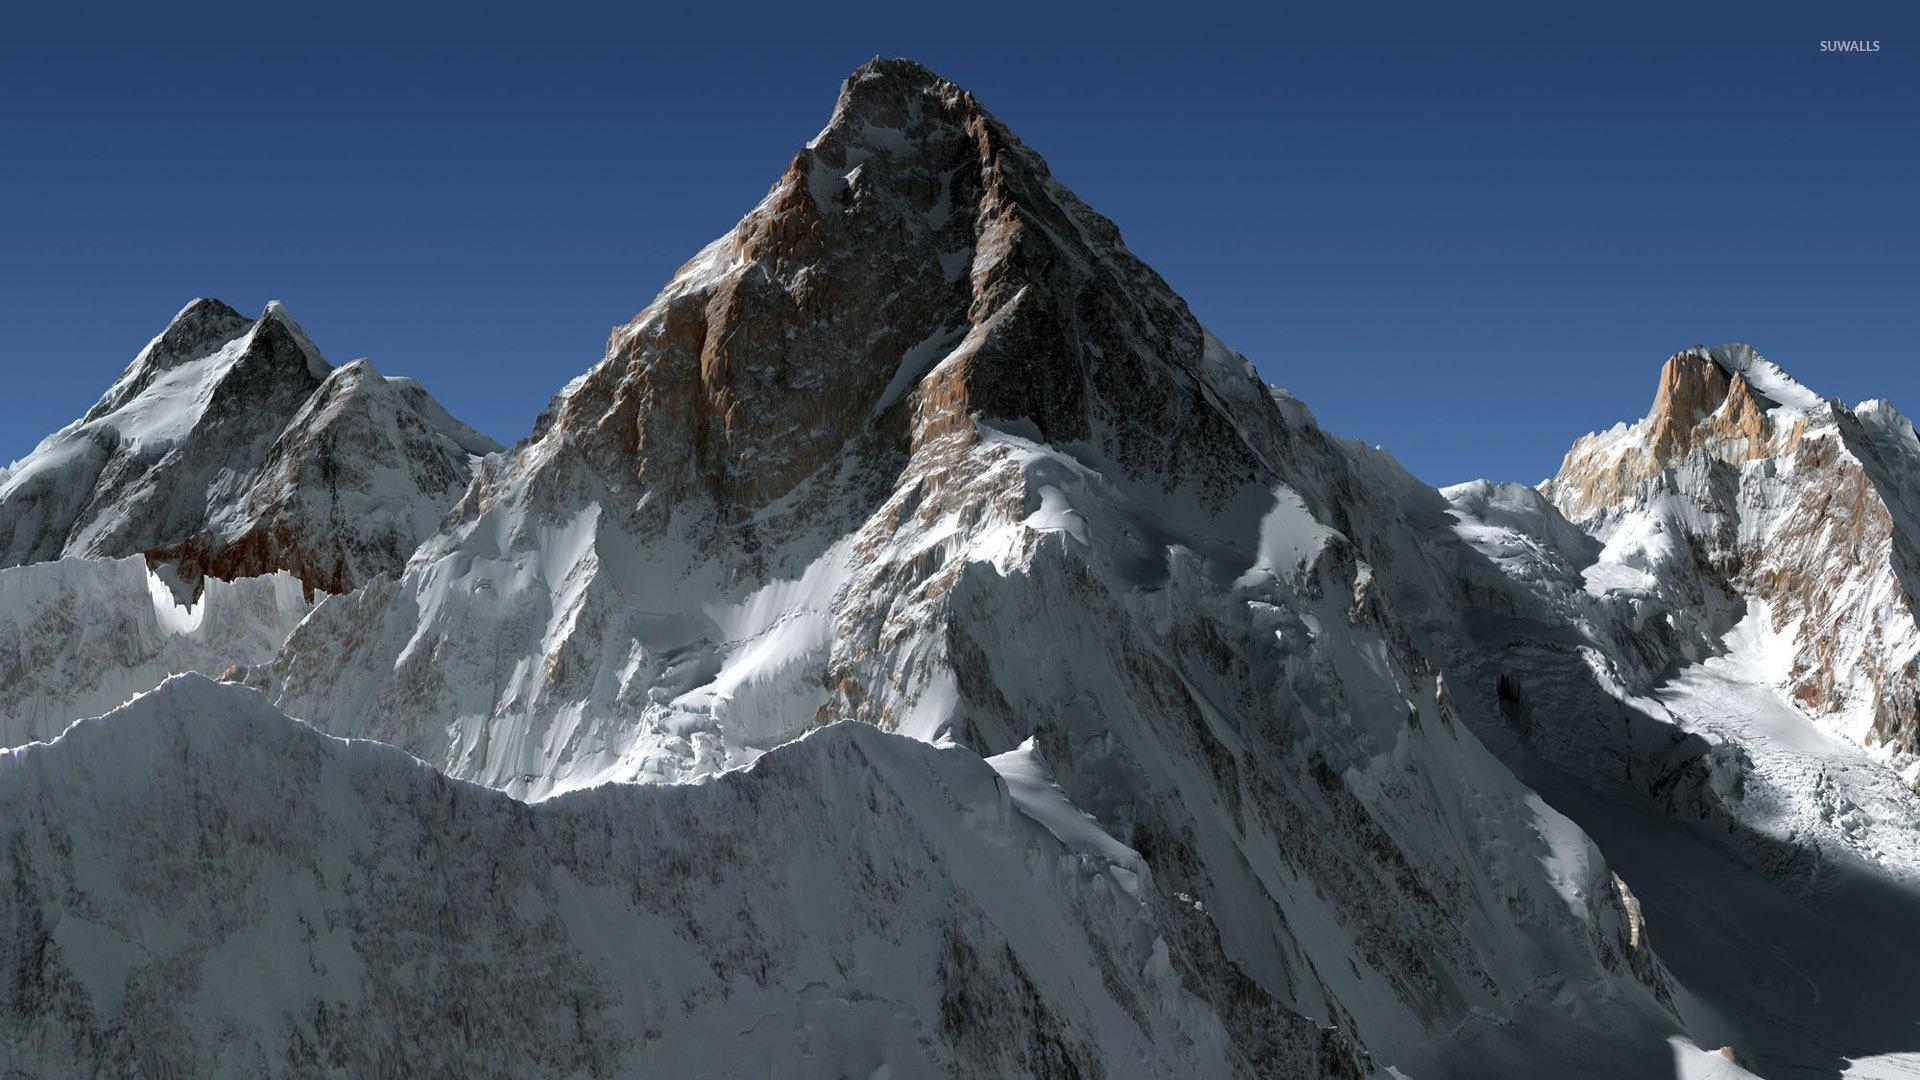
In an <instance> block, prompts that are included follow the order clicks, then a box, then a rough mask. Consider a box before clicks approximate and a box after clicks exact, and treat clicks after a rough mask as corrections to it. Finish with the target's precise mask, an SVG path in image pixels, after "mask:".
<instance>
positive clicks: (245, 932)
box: [0, 676, 1364, 1080]
mask: <svg viewBox="0 0 1920 1080" xmlns="http://www.w3.org/2000/svg"><path fill="white" fill-rule="evenodd" d="M0 851H4V852H5V853H6V856H7V857H6V858H5V859H4V860H0V927H5V928H6V929H7V933H6V934H5V935H4V937H0V1047H4V1051H0V1063H4V1064H5V1065H6V1066H8V1067H9V1068H8V1072H9V1075H18V1074H19V1073H22V1072H23V1073H26V1074H28V1075H45V1076H79V1075H113V1076H132V1075H146V1076H263V1075H301V1076H305V1075H341V1076H370V1075H384V1074H388V1073H392V1072H394V1071H395V1070H396V1069H399V1068H400V1067H401V1066H402V1065H407V1066H410V1067H411V1068H410V1071H412V1072H416V1073H430V1074H434V1075H459V1076H483V1075H484V1076H613V1075H619V1076H769V1075H777V1076H782V1077H795V1078H805V1077H819V1078H822V1080H830V1078H839V1077H848V1076H858V1077H872V1076H896V1077H909V1076H940V1075H945V1076H961V1077H999V1076H1081V1077H1094V1076H1166V1077H1176V1076H1231V1075H1257V1076H1356V1077H1357V1076H1358V1075H1360V1073H1361V1070H1362V1069H1363V1067H1364V1058H1363V1057H1362V1056H1360V1055H1359V1053H1358V1052H1357V1051H1356V1050H1355V1048H1354V1047H1353V1046H1352V1045H1351V1044H1350V1042H1348V1041H1347V1040H1346V1039H1345V1038H1344V1037H1343V1036H1342V1035H1341V1034H1340V1033H1339V1032H1337V1031H1331V1030H1324V1029H1322V1028H1321V1027H1319V1026H1316V1025H1315V1024H1313V1023H1310V1022H1308V1021H1307V1020H1305V1019H1303V1018H1302V1017H1300V1016H1298V1015H1297V1014H1294V1013H1292V1012H1290V1011H1288V1010H1287V1009H1285V1008H1284V1007H1282V1006H1281V1005H1280V1004H1279V1003H1277V1002H1276V1001H1275V1000H1274V999H1273V998H1272V997H1270V996H1269V995H1267V994H1265V993H1263V992H1261V991H1260V990H1259V989H1258V988H1257V987H1254V986H1252V985H1250V984H1248V983H1246V982H1245V981H1244V980H1241V981H1238V982H1233V983H1222V982H1221V981H1220V980H1219V979H1218V978H1217V977H1216V976H1215V975H1214V973H1213V972H1212V971H1210V970H1202V971H1196V970H1195V969H1194V965H1196V964H1205V965H1209V967H1211V968H1219V969H1223V970H1230V968H1229V965H1228V961H1227V960H1226V959H1225V957H1223V956H1222V955H1221V954H1220V952H1219V946H1218V944H1217V942H1216V941H1214V939H1212V938H1211V937H1210V936H1207V935H1205V933H1204V930H1203V929H1202V928H1201V926H1200V924H1201V923H1202V921H1203V920H1201V919H1200V918H1199V917H1198V916H1197V915H1196V913H1194V912H1193V911H1192V910H1190V909H1187V908H1181V907H1177V906H1169V905H1168V904H1166V903H1165V902H1163V901H1162V899H1161V898H1160V896H1159V895H1158V894H1157V893H1156V892H1155V890H1153V889H1152V888H1151V887H1150V886H1149V885H1148V884H1147V882H1146V880H1145V871H1144V869H1143V868H1142V867H1141V866H1140V863H1139V859H1138V858H1137V857H1134V856H1132V855H1131V853H1128V852H1126V851H1125V850H1124V849H1120V848H1118V847H1117V846H1116V847H1114V848H1112V849H1109V850H1101V851H1088V850H1086V849H1085V848H1084V847H1083V846H1080V845H1074V844H1066V843H1063V842H1062V841H1060V840H1058V839H1056V838H1055V837H1054V836H1053V835H1052V834H1051V833H1049V832H1048V831H1047V829H1045V828H1043V827H1042V825H1041V824H1039V823H1037V822H1036V821H1034V820H1032V819H1030V818H1029V817H1028V816H1027V813H1026V812H1025V811H1024V809H1023V807H1022V804H1021V803H1020V802H1018V801H1016V800H1015V799H1013V798H1010V797H1009V795H1008V792H1007V788H1006V787H1005V785H1003V784H1001V783H1000V782H999V780H998V777H997V776H996V774H995V773H994V771H993V770H992V769H991V768H989V767H988V765H987V764H986V763H985V762H983V761H981V760H980V758H979V757H977V756H975V755H973V754H970V753H967V752H965V751H962V750H954V749H946V750H943V749H938V748H935V747H932V746H928V745H926V744H923V743H919V742H916V741H913V740H910V739H906V738H903V737H900V736H898V735H889V734H886V733H883V732H881V731H879V730H877V729H876V728H874V727H872V726H870V725H865V724H857V723H845V724H836V725H832V726H830V727H828V728H825V729H823V730H821V731H818V732H815V733H813V734H812V735H810V736H808V737H807V738H805V739H802V740H799V741H796V742H794V743H792V744H790V745H787V746H784V747H782V748H780V749H778V750H776V751H774V752H772V753H770V754H768V755H766V756H765V757H763V758H762V759H761V760H759V761H758V762H756V763H755V765H754V766H753V767H752V768H750V769H747V770H744V771H740V772H735V773H730V774H728V775H726V776H724V777H720V778H717V779H716V780H714V781H713V782H711V783H708V784H702V785H682V786H664V787H662V786H632V785H610V786H605V787H601V788H598V789H595V790H593V791H587V792H579V793H576V794H574V795H571V796H568V797H566V798H563V799H556V800H550V801H548V802H545V803H542V804H540V805H537V806H531V807H529V806H527V805H526V804H524V803H520V802H516V801H515V800H513V799H512V798H510V797H508V796H505V795H503V794H500V793H498V792H493V791H488V790H486V789H484V788H480V787H475V786H471V785H468V784H463V783H459V782H457V781H449V780H447V779H446V778H445V777H444V776H441V775H440V774H438V773H435V772H434V771H432V770H431V769H428V768H425V767H423V766H422V765H421V764H420V763H419V762H417V761H414V760H412V759H410V758H408V757H407V756H406V755H404V754H400V753H397V752H395V751H393V750H391V749H389V748H387V747H382V746H378V745H375V744H371V743H360V742H347V741H343V740H339V739H333V738H329V737H327V736H325V735H322V734H320V733H319V732H317V731H314V730H313V729H311V728H309V727H307V726H306V725H304V724H301V723H298V722H296V721H293V720H289V719H287V718H286V717H285V716H283V715H281V714H279V713H277V712H276V711H275V710H274V709H273V708H272V707H271V706H270V705H269V704H268V703H267V702H266V700H265V699H264V698H263V697H261V696H260V695H259V694H257V693H255V692H254V691H251V690H248V689H244V688H241V687H238V686H232V685H220V684H216V683H212V682H209V681H207V680H205V679H203V678H201V677H199V676H181V677H178V678H175V679H173V680H170V681H168V682H167V683H165V684H163V685H162V686H161V687H159V688H158V689H157V690H155V691H153V692H152V693H150V694H147V695H145V696H143V697H141V698H139V699H137V700H135V701H133V702H132V703H130V704H128V705H127V706H125V707H123V708H121V709H120V710H118V711H116V712H115V713H113V714H110V715H108V716H106V717H104V718H101V719H98V720H88V721H83V722H81V723H79V724H77V725H75V726H74V727H73V728H72V729H71V730H70V731H68V732H67V734H66V735H65V736H64V737H62V738H61V739H60V740H59V741H57V742H55V743H53V744H51V745H33V746H28V747H25V748H22V749H18V750H14V751H10V752H7V753H6V754H5V755H0ZM1122 862H1124V863H1125V864H1126V865H1122ZM1196 937H1201V938H1204V940H1203V941H1201V942H1200V943H1198V944H1196V943H1195V941H1194V939H1195V938H1196ZM1169 939H1177V940H1178V941H1179V942H1180V944H1179V945H1177V946H1175V945H1172V944H1170V940H1169Z"/></svg>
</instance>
